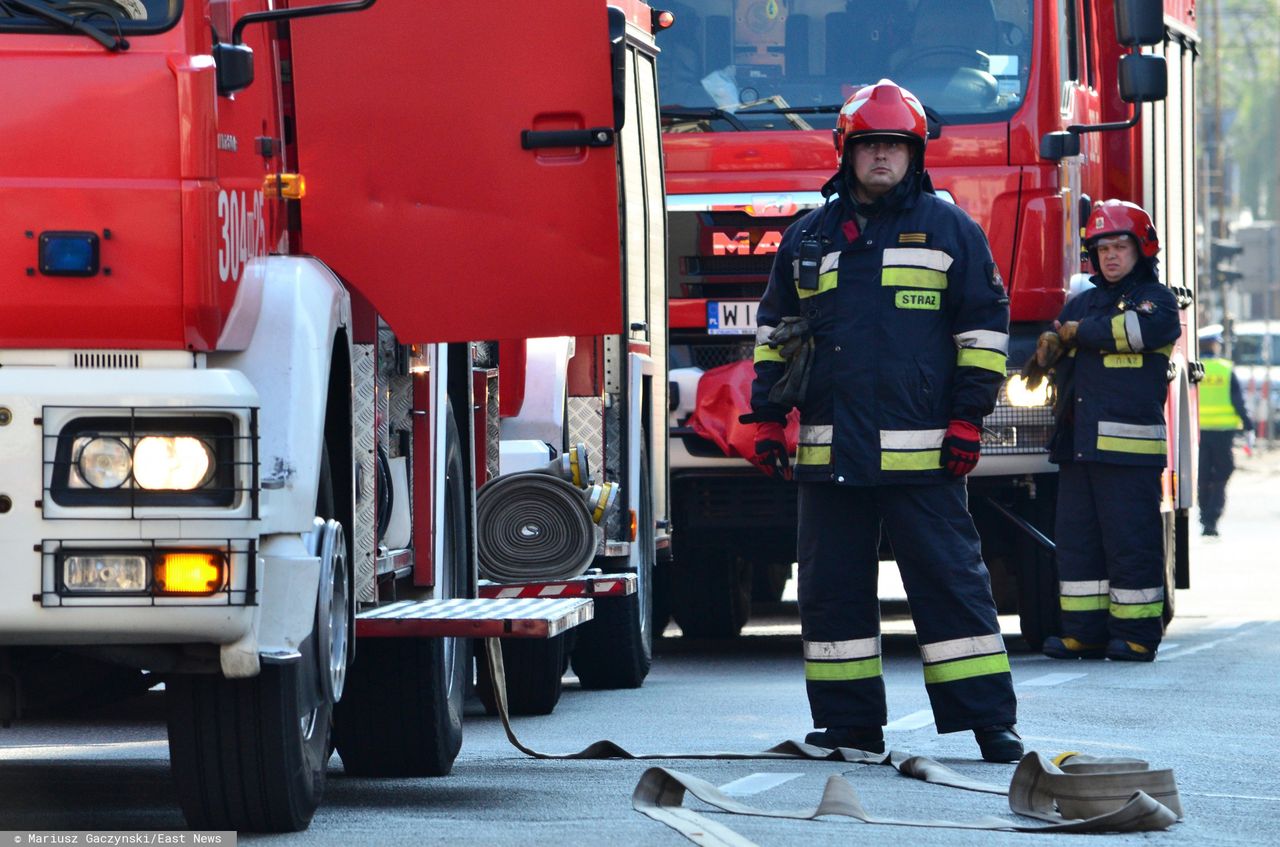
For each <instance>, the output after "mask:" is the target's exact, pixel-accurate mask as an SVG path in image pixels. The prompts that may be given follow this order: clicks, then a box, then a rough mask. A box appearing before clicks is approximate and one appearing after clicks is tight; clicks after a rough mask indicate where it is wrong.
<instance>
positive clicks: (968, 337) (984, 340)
mask: <svg viewBox="0 0 1280 847" xmlns="http://www.w3.org/2000/svg"><path fill="white" fill-rule="evenodd" d="M951 337H952V338H954V339H955V342H956V346H957V347H980V348H982V349H983V350H998V351H1000V352H1001V353H1004V354H1005V355H1006V356H1007V355H1009V333H1007V332H996V331H995V330H992V329H972V330H969V331H968V332H958V333H956V334H955V335H953V336H951Z"/></svg>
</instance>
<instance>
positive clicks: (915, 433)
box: [880, 429, 947, 471]
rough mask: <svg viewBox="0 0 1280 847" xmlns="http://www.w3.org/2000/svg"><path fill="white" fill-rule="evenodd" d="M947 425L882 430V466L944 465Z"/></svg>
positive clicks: (909, 468)
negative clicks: (933, 427) (943, 427)
mask: <svg viewBox="0 0 1280 847" xmlns="http://www.w3.org/2000/svg"><path fill="white" fill-rule="evenodd" d="M946 434H947V431H946V430H945V429H882V430H880V470H882V471H934V470H937V469H938V468H940V467H942V439H943V438H945V437H946Z"/></svg>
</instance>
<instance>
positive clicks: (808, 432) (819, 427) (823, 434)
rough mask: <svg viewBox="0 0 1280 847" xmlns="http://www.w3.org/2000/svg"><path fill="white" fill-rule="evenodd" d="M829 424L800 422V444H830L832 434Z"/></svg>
mask: <svg viewBox="0 0 1280 847" xmlns="http://www.w3.org/2000/svg"><path fill="white" fill-rule="evenodd" d="M833 429H834V427H832V425H831V424H802V425H801V427H800V443H801V444H830V443H831V436H832V430H833Z"/></svg>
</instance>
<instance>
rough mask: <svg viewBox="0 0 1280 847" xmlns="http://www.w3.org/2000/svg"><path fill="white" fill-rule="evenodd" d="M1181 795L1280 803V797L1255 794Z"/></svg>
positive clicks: (1182, 792)
mask: <svg viewBox="0 0 1280 847" xmlns="http://www.w3.org/2000/svg"><path fill="white" fill-rule="evenodd" d="M1179 793H1180V794H1189V795H1191V796H1192V797H1223V798H1226V799H1228V800H1262V801H1263V802H1266V803H1276V802H1280V797H1258V796H1257V795H1254V794H1210V793H1208V792H1205V791H1180V792H1179Z"/></svg>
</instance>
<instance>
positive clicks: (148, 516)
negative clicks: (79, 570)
mask: <svg viewBox="0 0 1280 847" xmlns="http://www.w3.org/2000/svg"><path fill="white" fill-rule="evenodd" d="M257 407H258V395H257V392H256V391H255V390H254V388H253V386H252V385H251V384H250V383H249V382H248V380H246V379H245V378H244V376H243V375H241V374H239V373H237V372H234V371H225V370H204V369H199V368H192V367H186V368H178V367H175V368H137V369H114V368H69V367H29V366H6V367H3V368H0V412H3V414H0V421H3V424H2V425H0V496H3V497H4V498H6V499H5V500H0V503H5V502H7V503H8V504H9V507H8V509H7V511H4V512H3V513H0V645H18V644H25V645H36V644H50V645H52V644H61V645H102V644H158V643H213V644H229V643H232V642H235V641H237V640H238V639H242V638H243V637H245V636H246V635H247V634H250V633H252V632H253V630H254V620H255V614H256V611H257V608H258V597H259V595H260V594H261V586H262V579H261V573H260V571H261V562H260V560H259V555H258V550H259V539H258V537H257V534H258V531H259V530H258V526H259V515H258V511H259V503H258V499H257V491H256V480H257V472H256V465H255V462H254V459H255V457H256V437H257V436H256V426H257V423H256V413H257ZM202 415H203V416H216V417H219V418H220V419H221V420H222V421H224V422H225V421H226V420H228V419H229V420H230V421H231V422H232V427H233V431H234V436H232V438H231V440H232V441H233V442H234V447H233V448H231V451H232V452H231V453H230V454H228V455H230V456H231V459H230V460H229V462H230V464H231V465H233V470H232V471H231V474H232V475H233V478H234V489H235V494H234V496H233V497H232V498H231V499H230V502H229V504H227V505H207V504H205V505H199V504H197V505H187V504H186V503H185V502H183V500H182V497H183V496H185V495H183V494H179V495H177V496H176V497H171V498H168V499H166V501H165V502H164V503H162V504H159V503H154V502H143V501H142V499H141V498H134V497H132V496H129V495H128V493H127V492H125V491H123V490H121V491H120V492H118V493H119V494H122V495H124V496H123V498H122V497H116V498H115V499H114V500H112V499H111V498H110V497H107V498H106V499H102V500H99V499H96V498H98V495H99V494H100V493H101V492H99V491H87V490H82V493H85V494H90V495H92V496H91V498H90V499H91V500H93V502H86V501H85V500H84V499H81V500H79V501H75V502H72V501H71V500H69V499H68V498H67V497H65V496H63V497H59V496H58V494H59V489H58V488H57V486H59V485H60V483H58V482H57V481H56V479H55V477H56V473H55V468H56V467H57V466H59V464H60V465H61V466H62V467H64V468H65V467H66V465H67V461H66V460H65V459H59V458H58V455H59V454H58V445H59V440H60V435H62V434H63V432H64V429H65V428H66V427H67V426H69V425H70V424H72V423H73V422H75V421H83V420H84V419H86V418H107V419H111V420H112V421H113V422H115V421H117V419H123V420H126V421H142V420H143V419H145V418H146V417H148V416H151V417H156V418H160V417H163V418H165V419H168V420H172V419H174V418H178V419H184V420H185V419H186V418H195V417H198V416H202ZM113 425H114V424H113ZM64 449H65V444H64ZM222 455H223V454H219V456H220V457H221V456H222ZM222 460H223V459H222V458H219V459H218V461H222ZM128 484H129V483H126V485H128ZM122 489H123V486H122ZM60 490H61V491H65V490H66V489H65V488H63V489H60ZM190 549H199V550H217V551H223V552H224V563H225V564H224V571H223V581H222V586H221V588H220V589H219V590H218V591H216V592H215V593H213V594H211V595H209V596H158V595H156V594H154V593H151V592H149V591H140V592H136V593H133V594H124V593H97V594H93V595H85V594H80V595H74V594H72V593H70V592H68V591H67V590H66V589H65V588H64V587H63V585H62V580H61V578H60V574H61V569H62V564H61V563H62V557H63V556H64V555H72V554H74V553H75V551H85V552H84V553H82V554H81V555H87V554H88V552H90V551H92V552H102V553H118V554H123V553H124V552H125V551H128V552H129V553H131V554H132V553H134V552H136V553H138V554H139V555H142V556H144V558H145V557H146V556H147V555H150V556H151V557H152V558H151V559H148V561H154V556H155V555H156V554H157V553H159V552H161V551H166V550H190Z"/></svg>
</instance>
